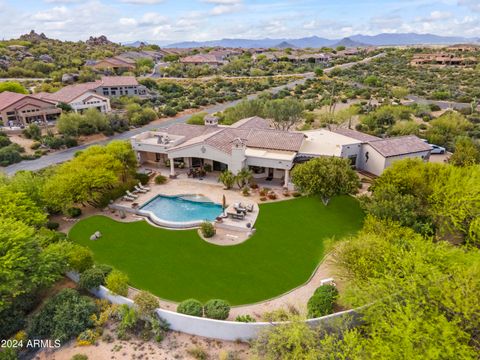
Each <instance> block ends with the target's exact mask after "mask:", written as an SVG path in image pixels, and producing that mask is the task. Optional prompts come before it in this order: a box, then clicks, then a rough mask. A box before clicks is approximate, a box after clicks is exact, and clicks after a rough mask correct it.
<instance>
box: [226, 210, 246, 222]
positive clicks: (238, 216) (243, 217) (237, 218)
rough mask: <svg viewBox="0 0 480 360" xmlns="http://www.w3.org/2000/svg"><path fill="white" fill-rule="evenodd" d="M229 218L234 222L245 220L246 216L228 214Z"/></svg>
mask: <svg viewBox="0 0 480 360" xmlns="http://www.w3.org/2000/svg"><path fill="white" fill-rule="evenodd" d="M228 216H230V217H231V218H232V219H234V220H243V219H245V214H243V213H240V214H239V213H233V212H229V213H228Z"/></svg>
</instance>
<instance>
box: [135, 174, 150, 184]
mask: <svg viewBox="0 0 480 360" xmlns="http://www.w3.org/2000/svg"><path fill="white" fill-rule="evenodd" d="M135 179H137V180H138V181H140V182H141V183H142V185H147V184H148V182H149V181H150V177H149V176H148V175H147V174H142V173H136V174H135Z"/></svg>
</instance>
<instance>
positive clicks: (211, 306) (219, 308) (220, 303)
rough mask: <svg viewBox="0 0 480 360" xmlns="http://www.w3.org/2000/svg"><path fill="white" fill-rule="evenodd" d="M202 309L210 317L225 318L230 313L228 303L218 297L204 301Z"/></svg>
mask: <svg viewBox="0 0 480 360" xmlns="http://www.w3.org/2000/svg"><path fill="white" fill-rule="evenodd" d="M204 311H205V316H206V317H208V318H210V319H217V320H225V319H226V318H228V314H229V313H230V304H229V303H227V302H226V301H225V300H220V299H213V300H209V301H207V302H206V303H205V306H204Z"/></svg>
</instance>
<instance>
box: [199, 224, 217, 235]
mask: <svg viewBox="0 0 480 360" xmlns="http://www.w3.org/2000/svg"><path fill="white" fill-rule="evenodd" d="M200 231H201V232H202V235H203V236H204V237H206V238H211V237H212V236H214V235H215V226H213V224H212V223H210V222H208V221H204V222H203V223H202V225H200Z"/></svg>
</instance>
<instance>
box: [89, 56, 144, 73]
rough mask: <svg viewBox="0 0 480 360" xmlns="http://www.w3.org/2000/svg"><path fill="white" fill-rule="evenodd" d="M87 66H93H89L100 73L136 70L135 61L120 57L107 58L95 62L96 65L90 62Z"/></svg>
mask: <svg viewBox="0 0 480 360" xmlns="http://www.w3.org/2000/svg"><path fill="white" fill-rule="evenodd" d="M86 64H91V65H89V66H90V67H91V68H92V69H95V70H100V71H106V70H113V71H115V72H122V71H133V70H135V68H136V64H135V60H132V59H128V58H123V57H120V56H115V57H111V58H106V59H103V60H99V61H95V62H94V63H92V62H91V61H88V62H87V63H86Z"/></svg>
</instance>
